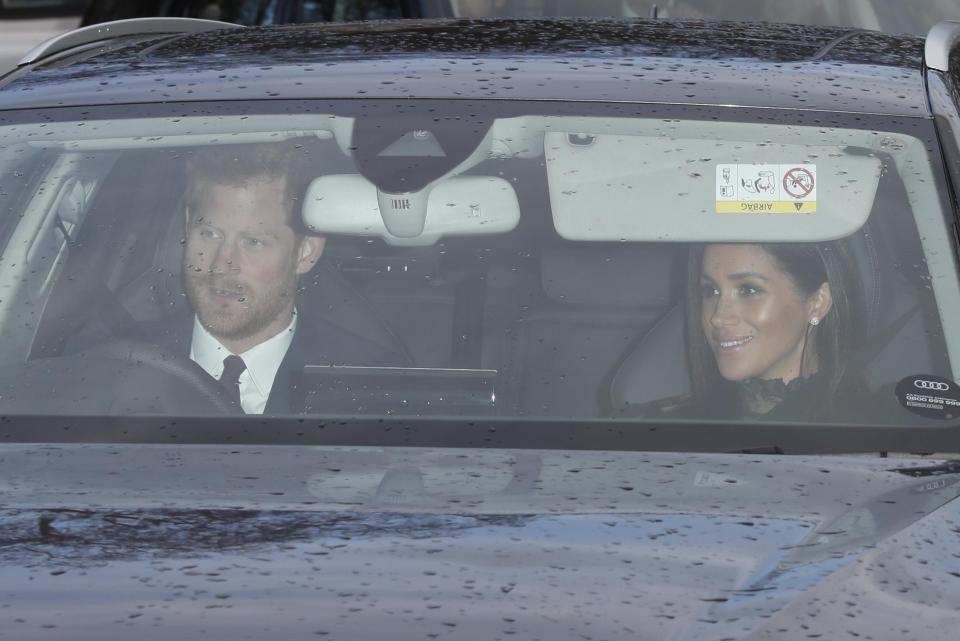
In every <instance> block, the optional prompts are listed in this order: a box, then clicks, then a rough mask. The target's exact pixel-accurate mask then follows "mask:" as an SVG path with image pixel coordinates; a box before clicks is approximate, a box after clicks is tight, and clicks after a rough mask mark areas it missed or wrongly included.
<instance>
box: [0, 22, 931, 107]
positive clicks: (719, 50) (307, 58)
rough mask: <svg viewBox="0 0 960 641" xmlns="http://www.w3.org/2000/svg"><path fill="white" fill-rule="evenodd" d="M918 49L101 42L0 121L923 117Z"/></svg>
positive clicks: (897, 43) (761, 36)
mask: <svg viewBox="0 0 960 641" xmlns="http://www.w3.org/2000/svg"><path fill="white" fill-rule="evenodd" d="M923 47H924V41H923V39H922V38H917V37H913V36H891V35H886V34H881V33H877V32H868V31H861V30H850V29H843V28H824V27H808V26H800V25H778V24H768V23H741V22H712V21H667V20H655V21H648V20H637V21H624V20H570V19H567V20H562V19H561V20H520V21H504V20H474V21H467V20H407V21H394V22H375V23H349V24H327V25H294V26H284V27H269V28H235V29H230V28H225V29H223V30H217V31H208V32H205V33H199V34H180V35H169V34H166V35H159V36H158V35H157V34H142V35H133V36H122V37H117V38H115V39H113V40H110V41H103V40H101V41H99V42H97V43H92V44H90V45H88V46H86V47H78V48H76V49H72V50H69V51H67V52H64V53H61V54H57V55H53V56H51V57H49V58H46V59H41V60H39V61H38V62H36V63H34V64H32V65H25V66H23V67H21V68H20V70H18V71H16V72H14V73H12V74H10V75H9V76H7V77H6V78H5V79H3V80H2V81H0V109H3V108H43V107H52V106H88V105H98V104H123V103H144V102H146V103H150V102H180V101H208V100H213V101H218V100H256V99H264V98H277V97H280V98H413V97H417V98H484V99H487V98H499V99H513V100H518V99H532V100H574V101H624V102H638V103H677V104H706V105H741V106H751V107H773V108H786V109H793V108H795V109H815V110H827V111H842V112H861V113H880V114H898V115H912V116H926V115H927V113H928V108H927V102H926V94H925V91H924V87H923V75H922V62H923Z"/></svg>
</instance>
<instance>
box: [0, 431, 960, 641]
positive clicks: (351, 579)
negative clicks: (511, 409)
mask: <svg viewBox="0 0 960 641" xmlns="http://www.w3.org/2000/svg"><path fill="white" fill-rule="evenodd" d="M0 461H2V466H0V470H2V472H0V496H2V511H0V589H2V591H3V599H2V601H0V604H2V605H0V638H16V639H55V638H64V635H67V636H69V638H71V639H76V640H80V639H104V638H118V637H121V636H123V637H126V636H129V637H134V636H135V637H137V638H139V639H170V638H177V637H185V638H194V637H196V636H198V635H201V634H202V636H203V638H208V639H232V640H233V639H259V638H266V637H268V636H269V637H272V638H283V639H294V638H330V639H373V638H380V637H383V636H385V635H389V636H391V637H395V638H402V639H407V638H410V639H413V638H443V639H495V638H496V639H503V638H506V639H572V638H583V639H620V638H624V639H627V638H629V639H633V640H636V639H658V640H659V639H671V640H687V639H717V640H719V639H801V638H803V639H808V638H836V635H837V633H838V632H839V631H845V632H844V634H846V633H847V632H850V633H852V634H854V635H857V636H861V637H866V638H870V637H872V638H876V639H888V638H919V639H939V638H948V637H949V636H950V635H951V634H952V633H953V632H954V630H955V629H956V627H957V626H958V625H960V613H958V611H957V609H956V604H957V603H958V602H960V553H958V550H960V507H958V503H957V502H956V501H953V499H954V498H955V497H956V496H957V494H958V493H960V465H958V464H956V463H951V462H945V461H930V460H920V461H917V460H910V461H904V460H893V459H862V458H861V459H857V458H839V457H809V458H792V457H775V456H752V455H722V454H716V455H689V454H669V453H663V454H641V453H623V452H616V453H608V452H564V451H544V452H541V451H535V450H516V451H512V450H467V449H463V450H449V449H445V450H440V449H418V448H386V449H378V448H345V447H336V448H334V447H299V448H294V447H285V446H277V447H243V446H240V447H230V448H225V447H217V446H177V447H167V446H161V445H124V446H74V445H70V446H67V445H64V446H32V445H7V446H3V447H2V448H0Z"/></svg>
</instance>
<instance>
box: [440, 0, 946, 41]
mask: <svg viewBox="0 0 960 641" xmlns="http://www.w3.org/2000/svg"><path fill="white" fill-rule="evenodd" d="M444 1H446V0H444ZM449 2H450V8H451V9H452V12H453V15H455V16H458V17H470V18H480V17H501V18H536V17H545V16H566V17H617V18H619V17H639V18H650V17H660V18H719V19H724V20H758V21H771V22H794V23H797V24H808V25H821V26H824V25H825V26H830V25H833V26H840V27H855V28H859V29H873V30H877V31H886V32H890V33H912V34H914V35H926V33H927V31H929V30H930V27H932V26H933V25H934V24H936V23H937V22H939V21H940V20H956V19H958V18H960V7H958V6H957V4H956V2H953V0H924V1H923V2H902V1H901V0H849V1H847V0H845V1H843V2H839V1H837V0H806V1H804V2H796V1H795V0H794V1H791V0H779V1H777V2H771V1H770V0H737V1H736V2H729V1H728V2H717V1H716V0H658V1H657V2H651V1H649V0H509V1H508V0H449Z"/></svg>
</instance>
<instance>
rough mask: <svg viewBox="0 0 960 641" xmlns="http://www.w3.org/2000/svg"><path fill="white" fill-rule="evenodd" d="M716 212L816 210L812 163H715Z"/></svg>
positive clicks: (805, 212) (815, 172) (815, 187)
mask: <svg viewBox="0 0 960 641" xmlns="http://www.w3.org/2000/svg"><path fill="white" fill-rule="evenodd" d="M716 202H717V213H719V214H735V213H746V214H810V213H813V212H815V211H817V166H816V165H813V164H809V163H807V164H803V163H797V164H785V165H779V164H778V165H755V164H721V165H717V189H716Z"/></svg>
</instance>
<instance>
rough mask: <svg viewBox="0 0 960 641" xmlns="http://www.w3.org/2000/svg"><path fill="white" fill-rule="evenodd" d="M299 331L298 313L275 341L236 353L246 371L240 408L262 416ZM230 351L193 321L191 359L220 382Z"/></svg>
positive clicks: (242, 380)
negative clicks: (281, 367) (281, 364)
mask: <svg viewBox="0 0 960 641" xmlns="http://www.w3.org/2000/svg"><path fill="white" fill-rule="evenodd" d="M296 329H297V313H296V311H294V313H293V318H292V319H291V320H290V324H289V325H288V326H287V328H286V329H285V330H283V331H282V332H280V333H278V334H276V335H274V336H273V337H272V338H269V339H267V340H265V341H264V342H262V343H260V344H259V345H256V346H254V347H252V348H250V349H248V350H247V351H245V352H244V353H243V354H237V356H239V357H240V358H242V359H243V362H244V363H245V364H246V366H247V369H245V370H244V371H243V373H242V374H240V406H241V407H242V408H243V411H244V412H246V413H247V414H263V410H264V408H265V407H266V406H267V399H268V398H270V389H271V388H272V387H273V379H275V378H276V377H277V370H278V369H280V363H281V362H282V361H283V357H284V356H286V354H287V349H289V348H290V342H291V341H293V333H294V332H295V331H296ZM230 353H231V352H230V350H228V349H227V348H226V347H224V346H223V345H222V344H221V343H220V341H218V340H217V339H216V337H215V336H214V335H213V334H211V333H210V332H208V331H207V328H206V327H204V326H203V325H202V324H201V323H200V319H198V318H196V317H195V318H194V321H193V338H192V340H191V341H190V359H191V360H193V361H195V362H196V363H197V365H199V366H200V367H202V368H203V369H204V370H205V371H206V372H207V374H209V375H210V376H212V377H214V378H216V379H219V378H220V375H221V374H223V359H225V358H226V357H227V356H229V355H230Z"/></svg>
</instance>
